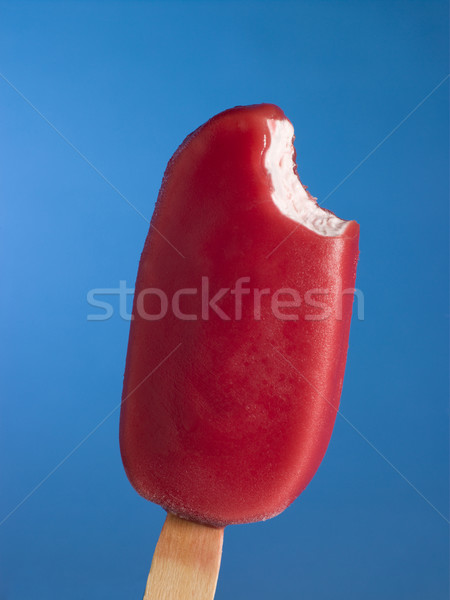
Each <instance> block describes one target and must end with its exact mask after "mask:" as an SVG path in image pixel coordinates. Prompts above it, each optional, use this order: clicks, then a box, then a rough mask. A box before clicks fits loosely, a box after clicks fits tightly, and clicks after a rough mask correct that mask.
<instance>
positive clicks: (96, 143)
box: [0, 0, 449, 600]
mask: <svg viewBox="0 0 450 600" xmlns="http://www.w3.org/2000/svg"><path fill="white" fill-rule="evenodd" d="M447 46H448V14H447V3H446V2H437V1H430V0H427V1H426V2H418V1H414V0H412V1H408V2H399V1H393V2H392V1H390V2H388V1H378V2H367V1H363V2H361V1H355V2H349V1H344V2H343V1H337V0H336V1H334V2H320V1H319V2H313V1H312V0H311V1H310V2H293V3H288V2H286V3H285V2H258V3H253V2H246V3H242V4H239V3H234V2H216V3H197V2H183V3H178V2H165V3H162V2H161V3H160V2H147V3H145V2H113V3H107V2H89V3H88V2H78V3H71V2H60V3H57V2H54V3H53V2H48V3H44V2H29V3H26V2H8V3H5V2H2V3H1V4H0V56H1V61H0V72H1V73H2V76H3V77H6V78H7V79H8V80H10V82H11V83H12V84H14V85H15V86H16V87H17V89H18V90H19V91H20V92H21V93H22V94H23V95H24V96H25V97H26V98H27V99H29V101H30V102H31V103H33V104H34V105H35V107H37V109H38V110H39V111H41V112H42V113H43V115H45V117H46V118H47V119H48V120H49V121H50V122H51V123H52V124H53V125H54V126H55V127H56V128H58V129H59V130H60V131H61V132H62V133H63V134H64V135H65V136H66V137H67V138H68V140H70V142H71V143H72V144H74V145H75V146H76V147H77V148H78V149H79V150H80V151H81V152H82V153H83V154H85V156H86V157H87V158H88V159H89V161H91V162H92V164H93V165H94V166H95V167H96V168H97V169H98V170H100V171H101V172H102V173H103V174H104V175H105V177H106V178H108V179H109V180H110V181H111V182H112V183H113V184H114V186H116V187H117V189H118V190H120V192H121V193H122V194H123V195H124V196H125V197H126V198H128V199H129V200H130V202H132V203H133V204H135V206H136V207H137V208H138V209H139V210H140V211H141V212H142V213H143V214H144V215H145V216H146V217H148V218H149V217H150V216H151V213H152V210H153V206H154V201H155V198H156V195H157V192H158V189H159V185H160V182H161V178H162V174H163V171H164V168H165V165H166V162H167V160H168V159H169V158H170V156H171V154H172V153H173V151H174V150H175V148H176V147H177V146H178V144H179V143H180V142H181V141H182V139H183V138H184V137H185V135H186V134H188V133H189V132H190V131H192V130H193V129H195V128H196V127H197V126H198V125H200V124H201V123H202V122H204V121H205V120H206V119H207V118H209V117H210V116H212V115H213V114H214V113H216V112H219V111H221V110H223V109H225V108H228V107H231V106H234V105H236V104H251V103H258V102H274V103H276V104H279V105H280V106H281V107H282V108H283V109H284V111H285V112H286V114H287V115H288V117H289V118H290V119H291V120H292V121H293V123H294V126H295V128H296V147H297V153H298V163H299V172H300V174H301V176H302V180H303V182H304V183H305V184H307V185H308V187H309V189H310V190H311V191H312V193H313V194H314V195H316V196H318V198H319V200H323V198H325V197H326V196H327V195H328V194H329V192H330V191H331V190H333V189H334V188H335V186H336V185H338V184H339V183H340V182H341V181H342V180H343V179H344V177H345V176H346V175H347V174H348V173H349V172H351V171H352V169H353V168H354V167H355V166H356V165H358V163H359V162H360V161H361V160H362V159H364V158H365V157H366V156H367V154H368V153H369V152H371V150H373V149H374V148H375V147H376V146H377V144H378V143H379V142H380V141H381V140H383V138H384V137H385V136H387V135H388V134H389V133H390V132H391V131H392V129H394V128H395V127H396V126H397V125H398V124H399V123H400V122H401V121H402V119H403V118H404V117H405V116H406V115H408V113H409V112H410V111H412V110H413V109H414V108H415V107H416V106H417V104H419V103H420V102H421V101H422V100H423V99H424V98H425V96H427V94H429V92H431V91H432V90H433V88H435V86H436V85H437V84H439V83H440V82H441V81H442V79H443V78H444V77H445V76H446V75H447V73H448V63H447ZM0 102H1V110H0V112H1V116H0V128H1V131H0V135H1V140H2V141H1V157H0V160H1V175H0V177H1V182H0V185H1V193H2V205H1V219H0V221H1V235H0V244H1V249H0V252H1V264H2V267H1V272H2V288H3V292H2V294H1V328H2V329H1V331H2V341H3V344H2V351H1V352H2V354H1V361H0V364H1V372H2V392H3V394H2V396H3V398H2V402H1V435H0V451H1V457H2V458H1V489H2V492H1V501H0V508H1V515H0V520H2V519H4V517H6V516H7V515H8V514H9V513H10V511H12V510H13V509H14V508H15V507H16V506H17V504H18V503H19V502H21V500H22V499H23V498H24V497H25V496H27V494H29V493H30V491H31V490H33V488H34V487H35V486H36V485H38V484H39V483H40V482H41V481H42V479H43V478H45V477H46V476H47V475H48V474H49V473H50V472H51V471H52V469H54V467H56V466H57V465H58V464H59V463H60V461H62V460H63V459H64V458H65V457H66V456H67V455H68V454H69V453H70V452H71V451H72V450H73V449H74V448H75V447H76V446H77V444H79V442H80V441H82V440H83V439H84V438H85V436H87V435H88V434H89V433H90V432H91V431H92V430H93V428H94V427H96V425H97V424H98V423H99V422H101V421H102V419H103V418H104V417H105V416H106V415H107V414H108V413H110V411H112V410H113V409H114V408H115V407H117V405H118V403H119V402H120V395H121V386H122V375H123V369H124V361H125V352H126V345H127V336H128V327H129V323H128V322H127V321H124V320H122V319H120V318H119V315H118V310H117V309H118V305H117V298H112V302H113V304H114V306H115V314H114V316H113V317H112V318H111V319H109V320H108V321H103V322H92V321H88V320H87V315H88V314H90V313H92V312H93V309H92V308H91V307H89V306H88V304H87V301H86V294H87V292H88V290H90V289H92V288H97V287H107V288H108V287H117V286H118V285H119V281H120V280H126V282H127V284H128V286H129V287H133V285H134V278H135V275H136V269H137V264H138V258H139V255H140V251H141V249H142V246H143V242H144V239H145V236H146V233H147V229H148V225H147V223H146V222H145V220H144V219H142V218H141V217H140V216H139V215H138V214H137V213H136V212H135V211H134V210H133V209H132V208H130V206H129V205H127V203H126V202H125V201H124V200H123V198H122V197H121V196H120V195H119V194H118V193H117V192H116V191H114V189H112V187H111V186H109V185H108V184H107V183H106V182H105V181H104V180H103V179H102V178H101V177H100V176H99V175H98V174H97V173H96V172H95V171H94V170H93V169H92V168H91V167H90V166H89V164H87V162H86V161H84V160H83V159H82V158H81V157H80V156H79V155H78V154H77V153H76V152H75V151H74V149H73V148H71V147H70V146H69V145H68V144H67V143H66V142H65V141H64V140H63V139H62V138H61V137H60V136H59V135H58V134H57V133H55V131H54V130H53V129H52V128H51V127H50V126H49V124H48V123H46V122H45V121H44V119H43V118H41V117H40V116H39V115H38V114H37V113H36V112H35V111H34V110H33V109H32V108H31V107H30V105H29V104H27V103H26V101H25V100H24V99H23V98H22V97H20V95H19V94H18V93H17V92H16V91H14V90H13V89H12V88H11V86H10V85H8V83H6V81H5V80H4V79H2V78H0ZM447 103H448V80H447V81H446V82H444V83H443V84H442V85H441V86H440V87H439V89H437V90H436V91H435V92H434V93H433V94H432V95H431V96H430V97H429V98H428V99H427V100H426V101H425V102H424V103H423V105H421V106H420V107H419V108H418V109H417V110H416V111H415V112H414V114H412V115H411V116H410V118H408V119H407V120H406V121H405V122H404V123H403V124H402V125H401V126H400V127H399V128H398V130H397V131H395V132H394V134H393V135H392V136H391V137H389V139H388V140H387V141H385V143H383V144H382V145H381V147H379V148H378V149H377V150H376V151H375V152H374V153H373V154H372V155H371V156H370V157H369V158H368V160H367V161H366V162H365V163H364V164H363V165H362V166H361V167H360V168H359V169H358V170H357V171H356V172H355V173H354V174H353V175H351V177H349V178H348V179H347V180H346V181H345V182H344V183H343V184H342V186H341V187H339V189H338V190H337V191H336V192H334V193H333V194H332V196H331V197H329V198H328V199H327V201H326V203H325V206H326V207H327V208H330V209H332V210H334V211H336V212H337V214H338V215H339V216H341V217H343V218H354V219H356V220H357V221H358V222H359V223H360V225H361V259H360V263H359V270H358V280H357V285H358V287H359V288H360V289H361V290H363V292H364V296H365V319H364V320H363V321H358V320H357V319H356V318H354V320H353V324H352V331H351V338H350V351H349V357H348V367H347V372H346V380H345V384H344V390H343V395H342V404H341V408H342V413H343V414H344V415H345V417H346V418H347V419H349V421H350V422H351V423H352V424H353V425H354V426H355V427H356V428H357V429H358V430H360V431H361V432H362V433H363V435H364V436H365V437H366V438H367V439H368V440H370V442H371V443H372V444H373V445H374V446H375V447H376V448H377V449H378V450H379V451H380V452H381V453H382V454H384V455H385V456H386V457H387V458H388V459H389V461H391V463H392V464H393V465H395V467H396V468H397V469H398V470H399V471H400V472H401V473H402V474H403V475H404V476H405V477H406V478H407V479H408V480H410V481H411V482H412V483H413V484H414V486H416V488H417V489H418V490H420V492H421V493H422V494H423V496H425V497H426V498H427V499H428V500H429V501H430V502H431V503H432V504H433V505H434V506H435V507H436V508H437V509H438V510H439V511H440V512H441V513H443V515H444V516H445V517H446V518H447V517H448V412H449V411H448V400H447V394H448V385H447V384H448V379H447V361H448V345H447V332H448V313H449V308H448V306H449V301H448V293H447V274H448V259H447V226H448V178H447V175H448V124H449V123H448V115H447ZM94 312H95V311H94ZM118 419H119V413H118V411H116V412H115V413H113V414H112V416H111V417H110V418H109V419H108V420H107V421H106V422H105V423H104V424H102V425H101V426H100V427H99V428H98V429H97V430H96V431H95V432H94V433H93V434H92V436H91V437H89V439H87V440H86V441H85V442H84V443H83V444H82V445H81V447H79V448H78V449H77V450H76V451H75V452H74V453H73V454H72V455H71V456H70V457H69V458H68V459H67V460H66V461H65V462H64V464H62V465H61V466H60V467H59V468H58V469H57V470H56V472H54V473H53V474H52V475H51V476H50V477H49V478H48V479H47V480H46V481H45V482H44V483H43V484H42V485H41V487H39V489H38V490H37V491H35V492H34V493H33V494H32V495H31V496H30V497H29V498H28V499H27V500H26V501H25V502H24V503H23V504H22V505H21V506H20V507H19V508H18V509H17V510H16V512H14V513H13V514H12V515H11V516H10V517H9V518H8V519H7V520H6V521H5V522H4V523H3V524H2V525H1V527H0V540H1V542H0V544H1V553H2V557H1V558H2V561H1V562H2V567H1V584H0V598H5V599H10V600H15V599H19V598H25V597H33V598H38V599H40V598H42V599H49V600H51V599H53V598H54V599H59V598H61V597H64V598H65V599H66V600H72V599H73V600H75V599H77V600H78V599H80V598H86V599H91V598H92V599H94V598H95V599H96V600H97V599H101V598H105V599H106V598H108V599H109V600H113V599H116V598H117V599H119V598H140V597H141V596H142V593H143V589H144V585H145V580H146V576H147V572H148V568H149V565H150V561H151V556H152V552H153V549H154V545H155V543H156V540H157V537H158V535H159V531H160V528H161V525H162V523H163V518H164V513H163V511H162V509H160V508H159V507H157V506H154V505H151V504H150V503H148V502H146V501H145V500H143V499H142V498H140V497H139V496H138V495H137V494H136V493H135V491H134V490H133V489H132V487H131V486H130V484H129V483H128V481H127V479H126V477H125V474H124V472H123V469H122V465H121V460H120V455H119V446H118ZM297 597H299V598H308V599H309V598H311V599H317V600H318V599H329V598H334V599H336V600H337V599H344V598H345V599H346V600H350V599H359V598H365V599H366V600H370V599H379V598H383V599H386V600H388V599H398V598H408V600H414V599H417V600H423V599H424V598H430V599H431V598H433V599H436V600H438V599H445V598H447V597H448V523H446V521H445V519H444V518H442V517H441V516H440V515H439V514H437V512H436V511H435V510H433V508H432V507H431V506H430V505H429V504H428V503H427V502H426V500H424V499H423V498H422V497H421V496H420V495H419V494H418V493H416V492H415V491H414V490H413V489H412V488H411V487H410V486H409V485H408V484H407V483H406V482H405V480H404V479H402V477H401V476H400V475H399V474H398V473H397V472H396V471H395V470H394V469H393V468H392V467H391V466H389V465H388V464H387V463H386V461H384V460H383V459H382V458H381V457H380V455H378V454H377V453H376V452H375V451H374V449H373V448H372V447H370V445H369V444H368V443H367V442H366V441H364V440H363V439H362V438H361V437H360V436H359V435H358V434H357V433H356V432H355V431H354V429H352V427H350V426H349V425H348V423H346V422H345V421H344V420H343V419H341V418H339V417H338V419H337V423H336V428H335V432H334V435H333V438H332V441H331V444H330V447H329V451H328V453H327V455H326V457H325V460H324V461H323V464H322V466H321V467H320V469H319V471H318V473H317V475H316V477H315V478H314V480H313V482H312V483H311V484H310V486H309V487H308V489H307V490H306V491H305V492H304V493H303V494H302V496H301V497H300V498H299V499H298V500H297V501H296V502H295V503H294V504H293V505H292V506H291V507H290V508H289V509H288V510H286V511H285V512H284V513H283V514H282V515H281V516H279V517H277V518H276V519H273V520H271V521H269V522H266V523H260V524H255V525H246V526H234V527H229V528H227V530H226V532H225V546H224V555H223V563H222V569H221V574H220V578H219V585H218V591H217V598H218V599H219V600H220V599H225V598H236V599H244V598H245V599H247V598H261V599H262V598H297Z"/></svg>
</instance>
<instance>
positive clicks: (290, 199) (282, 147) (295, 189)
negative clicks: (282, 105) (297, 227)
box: [264, 119, 349, 237]
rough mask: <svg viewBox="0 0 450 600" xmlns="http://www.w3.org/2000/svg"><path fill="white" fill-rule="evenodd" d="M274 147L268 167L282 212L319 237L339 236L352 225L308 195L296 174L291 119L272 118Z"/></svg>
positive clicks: (269, 150)
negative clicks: (321, 206)
mask: <svg viewBox="0 0 450 600" xmlns="http://www.w3.org/2000/svg"><path fill="white" fill-rule="evenodd" d="M267 124H268V127H269V131H270V138H271V139H270V144H269V147H268V148H267V149H266V152H265V159H264V166H265V168H266V169H267V171H268V173H269V175H270V177H271V179H272V188H273V190H272V199H273V201H274V203H275V204H276V206H277V207H278V208H279V210H280V211H281V212H282V213H283V214H284V215H286V216H287V217H289V218H290V219H292V220H293V221H296V222H297V223H301V224H302V225H303V226H305V227H307V228H308V229H310V230H311V231H314V232H315V233H318V234H319V235H323V236H329V237H337V236H339V235H341V234H342V233H343V231H344V230H345V228H346V227H347V225H348V223H349V222H348V221H344V220H342V219H339V218H338V217H336V215H334V214H332V213H330V212H328V211H326V210H324V209H323V208H320V206H319V205H318V204H317V202H316V200H315V198H312V197H310V196H309V195H308V193H307V192H306V190H305V189H304V187H303V186H302V184H301V182H300V179H299V178H298V176H297V174H296V172H295V171H294V167H295V164H294V156H293V155H294V146H293V137H294V128H293V127H292V124H291V123H290V121H288V120H287V119H283V120H279V119H268V120H267Z"/></svg>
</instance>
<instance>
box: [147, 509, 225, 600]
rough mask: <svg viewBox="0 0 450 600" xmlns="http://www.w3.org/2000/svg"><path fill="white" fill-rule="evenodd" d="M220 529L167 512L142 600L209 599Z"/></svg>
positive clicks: (214, 579) (219, 552)
mask: <svg viewBox="0 0 450 600" xmlns="http://www.w3.org/2000/svg"><path fill="white" fill-rule="evenodd" d="M223 532H224V528H223V527H222V528H216V527H210V526H208V525H202V524H201V523H193V522H192V521H186V520H185V519H180V518H179V517H176V516H175V515H173V514H171V513H167V518H166V521H165V523H164V526H163V528H162V531H161V534H160V536H159V540H158V543H157V544H156V549H155V553H154V554H153V560H152V566H151V568H150V573H149V575H148V579H147V586H146V588H145V594H144V600H188V599H189V600H212V599H213V598H214V594H215V591H216V586H217V578H218V576H219V569H220V559H221V555H222V544H223Z"/></svg>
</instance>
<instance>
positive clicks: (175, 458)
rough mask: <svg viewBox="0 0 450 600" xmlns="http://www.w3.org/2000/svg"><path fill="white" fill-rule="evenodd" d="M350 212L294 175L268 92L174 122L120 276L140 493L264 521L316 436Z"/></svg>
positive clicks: (348, 302) (336, 341) (344, 301)
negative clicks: (129, 311)
mask: <svg viewBox="0 0 450 600" xmlns="http://www.w3.org/2000/svg"><path fill="white" fill-rule="evenodd" d="M358 237H359V226H358V225H357V223H356V222H355V221H343V220H341V219H339V218H337V217H336V216H335V215H334V214H333V213H331V212H329V211H326V210H324V209H322V208H320V207H319V206H318V204H317V202H316V200H315V198H313V197H312V196H311V195H310V194H309V193H308V192H307V191H306V190H305V188H304V187H303V186H302V185H301V183H300V180H299V178H298V175H297V168H296V165H295V152H294V148H293V128H292V125H291V123H290V122H289V121H288V120H287V118H286V117H285V115H284V113H283V112H282V111H281V109H279V108H278V107H277V106H274V105H272V104H261V105H254V106H246V107H236V108H233V109H230V110H227V111H225V112H223V113H220V114H218V115H217V116H215V117H214V118H212V119H210V120H209V121H208V122H207V123H205V124H204V125H202V126H201V127H200V128H199V129H197V130H196V131H194V132H193V133H192V134H191V135H189V136H188V137H187V138H186V139H185V141H184V142H183V144H182V145H181V146H180V147H179V148H178V150H177V151H176V152H175V154H174V155H173V157H172V158H171V160H170V162H169V164H168V166H167V170H166V173H165V175H164V179H163V183H162V187H161V190H160V193H159V197H158V201H157V204H156V209H155V212H154V215H153V218H152V222H151V226H150V231H149V234H148V237H147V240H146V242H145V247H144V250H143V253H142V256H141V260H140V264H139V271H138V275H137V281H136V289H135V298H134V306H133V319H132V322H131V329H130V338H129V345H128V354H127V361H126V370H125V380H124V389H123V404H122V410H121V418H120V446H121V453H122V459H123V463H124V467H125V470H126V473H127V475H128V477H129V479H130V481H131V483H132V485H133V486H134V487H135V489H136V490H137V491H138V492H139V493H140V494H141V495H142V496H144V497H145V498H147V499H148V500H151V501H152V502H156V503H158V504H159V505H161V506H162V507H163V508H165V509H166V510H167V511H169V512H171V513H174V514H175V515H178V516H181V517H183V518H185V519H188V520H191V521H196V522H200V523H204V524H208V525H213V526H216V527H223V526H225V525H229V524H232V523H248V522H252V521H260V520H264V519H268V518H270V517H273V516H275V515H277V514H279V513H280V512H281V511H283V510H284V509H285V508H286V507H287V506H288V505H289V504H290V503H291V502H292V501H293V500H294V499H295V498H296V497H297V496H298V495H299V494H300V493H301V492H302V490H303V489H304V488H305V487H306V486H307V484H308V483H309V481H310V480H311V478H312V477H313V475H314V473H315V472H316V470H317V468H318V466H319V464H320V462H321V460H322V458H323V456H324V454H325V451H326V449H327V445H328V442H329V440H330V436H331V433H332V429H333V425H334V421H335V417H336V412H337V410H338V407H339V398H340V393H341V388H342V381H343V377H344V369H345V363H346V355H347V346H348V337H349V328H350V318H351V311H352V302H353V287H354V282H355V275H356V263H357V257H358Z"/></svg>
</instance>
